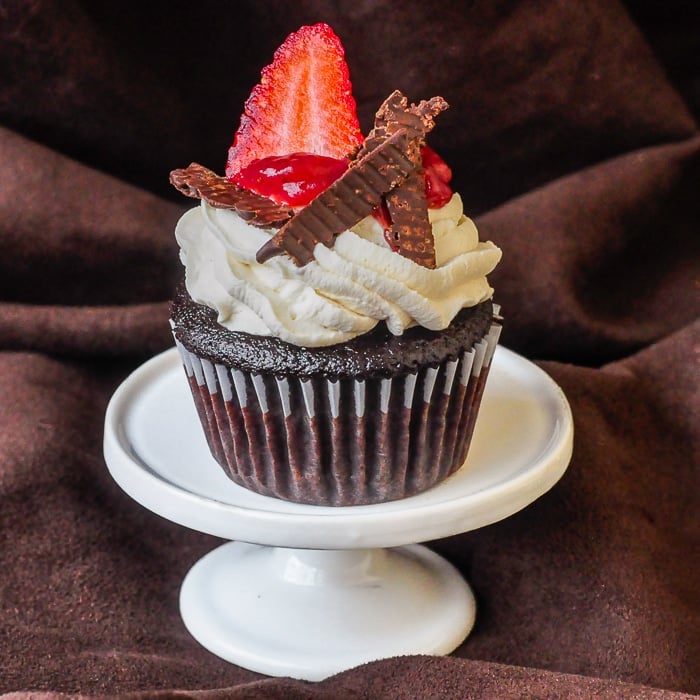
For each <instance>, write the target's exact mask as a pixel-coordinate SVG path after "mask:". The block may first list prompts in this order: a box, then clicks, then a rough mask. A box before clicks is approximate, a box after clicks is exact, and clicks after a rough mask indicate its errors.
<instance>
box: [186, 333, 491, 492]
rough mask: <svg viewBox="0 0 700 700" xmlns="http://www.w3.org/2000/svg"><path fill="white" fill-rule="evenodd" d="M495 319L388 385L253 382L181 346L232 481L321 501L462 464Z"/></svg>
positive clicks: (398, 487) (428, 479) (445, 472)
mask: <svg viewBox="0 0 700 700" xmlns="http://www.w3.org/2000/svg"><path fill="white" fill-rule="evenodd" d="M500 331H501V326H500V324H499V323H494V324H493V325H492V326H491V329H490V330H489V332H488V334H487V335H486V336H485V337H484V338H483V339H482V340H481V341H480V342H478V343H477V344H476V345H475V346H474V347H473V348H471V349H470V350H468V351H465V352H463V353H462V355H461V356H460V357H459V358H457V359H455V360H447V361H445V362H443V363H442V364H440V365H438V366H431V367H424V368H421V369H419V370H418V371H417V372H415V373H413V374H408V375H404V376H398V377H393V378H386V379H371V378H370V379H366V380H354V379H339V380H335V381H334V380H330V379H326V378H322V377H317V378H310V379H302V378H300V377H296V376H284V377H280V376H274V375H266V374H255V373H248V372H244V371H241V370H240V369H236V368H231V367H226V366H224V365H221V364H214V363H212V362H210V361H209V360H207V359H204V358H200V357H198V356H197V355H196V354H194V353H192V352H190V351H189V350H187V349H186V348H185V347H184V346H183V345H182V344H181V343H179V342H178V341H177V340H176V345H177V347H178V349H179V351H180V354H181V357H182V361H183V365H184V367H185V371H186V373H187V378H188V381H189V385H190V388H191V390H192V395H193V397H194V401H195V404H196V406H197V412H198V414H199V418H200V421H201V423H202V426H203V428H204V433H205V435H206V438H207V442H208V444H209V448H210V450H211V452H212V454H213V456H214V457H215V459H216V460H217V462H218V463H219V464H220V465H221V467H222V468H223V469H224V470H225V472H226V473H227V474H228V476H229V477H230V478H231V479H232V480H233V481H235V482H236V483H237V484H239V485H241V486H243V487H245V488H247V489H250V490H252V491H255V492H257V493H261V494H264V495H268V496H274V497H277V498H282V499H285V500H289V501H295V502H299V503H310V504H316V505H334V506H345V505H360V504H368V503H379V502H383V501H391V500H396V499H399V498H405V497H407V496H411V495H413V494H416V493H420V492H421V491H425V490H427V489H429V488H430V487H431V486H433V485H434V484H436V483H438V482H440V481H442V480H443V479H445V478H446V477H448V476H449V475H450V474H452V473H453V472H454V471H455V470H457V469H458V468H459V467H460V466H461V465H462V464H464V462H465V460H466V457H467V452H468V449H469V443H470V441H471V437H472V434H473V431H474V425H475V422H476V417H477V414H478V411H479V405H480V403H481V397H482V394H483V390H484V385H485V383H486V378H487V376H488V371H489V368H490V365H491V359H492V357H493V354H494V351H495V349H496V345H497V343H498V337H499V334H500Z"/></svg>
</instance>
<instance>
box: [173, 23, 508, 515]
mask: <svg viewBox="0 0 700 700" xmlns="http://www.w3.org/2000/svg"><path fill="white" fill-rule="evenodd" d="M305 62H306V63H308V65H304V63H305ZM300 63H301V64H302V65H301V66H300ZM299 76H302V77H299ZM295 80H296V81H297V82H298V81H299V80H303V81H304V82H303V91H302V90H301V89H297V88H300V86H299V85H297V84H295ZM302 93H303V99H300V98H299V96H300V95H301V94H302ZM310 96H311V98H313V99H311V98H310ZM310 102H311V103H313V105H314V109H315V114H314V120H311V121H309V120H308V119H305V118H304V114H303V112H304V111H305V110H308V109H309V107H308V105H309V103H310ZM446 107H447V104H446V103H445V101H444V100H443V99H442V98H439V97H435V98H432V99H431V100H427V101H423V102H420V103H418V104H409V103H408V100H407V99H406V98H405V97H404V96H403V95H402V94H401V93H399V92H395V93H393V94H392V95H390V96H389V98H387V100H385V102H384V103H383V104H382V105H381V107H380V109H379V110H378V112H377V116H376V118H375V124H374V128H373V129H372V130H371V131H370V133H369V134H368V135H367V137H366V138H363V137H362V135H361V133H360V131H359V124H358V122H357V117H356V114H355V104H354V101H353V100H352V94H351V91H350V84H349V79H348V73H347V66H346V65H345V62H344V57H343V52H342V46H341V45H340V41H339V40H338V38H337V37H336V36H335V34H333V32H332V30H331V29H330V28H329V27H328V26H327V25H314V26H312V27H302V28H301V29H300V30H299V31H298V32H296V33H294V34H292V35H290V37H288V39H287V40H286V41H285V43H284V44H283V46H282V47H280V49H278V51H277V53H276V54H275V59H274V61H273V63H272V64H271V65H270V66H268V67H267V68H266V69H264V71H263V80H262V81H261V84H260V85H258V86H257V87H256V88H255V89H254V90H253V93H252V94H251V97H250V98H249V100H248V102H247V103H246V109H245V113H244V115H243V117H242V119H241V126H240V127H239V129H238V131H237V134H236V138H235V140H234V144H233V146H232V147H231V149H230V151H229V159H228V165H227V172H226V176H225V177H220V176H217V175H215V174H214V173H212V172H211V171H209V170H207V169H206V168H203V167H202V166H199V165H196V164H192V165H191V166H189V168H186V169H183V170H177V171H173V173H172V174H171V181H172V182H173V184H174V185H175V186H176V187H177V188H178V189H179V190H180V191H181V192H183V193H184V194H187V195H188V196H192V197H198V198H200V199H201V200H202V202H201V205H200V207H198V208H195V209H193V210H190V211H189V212H187V213H186V214H185V215H184V216H183V217H182V219H181V220H180V222H179V223H178V227H177V229H176V237H177V240H178V242H179V244H180V246H181V258H182V261H183V263H184V265H185V270H186V275H185V282H184V284H183V285H182V286H181V287H180V288H179V289H178V291H177V293H176V295H175V299H174V301H173V304H172V321H171V322H172V326H173V333H174V336H175V340H176V344H177V346H178V348H179V350H180V352H181V354H182V358H183V364H184V367H185V370H186V372H187V376H188V380H189V383H190V387H191V389H192V394H193V397H194V400H195V403H196V406H197V410H198V413H199V417H200V420H201V423H202V426H203V429H204V432H205V435H206V437H207V441H208V444H209V447H210V449H211V452H212V454H213V456H214V457H215V459H216V460H217V461H218V462H219V464H220V465H221V466H222V468H223V469H224V470H225V472H226V473H227V474H228V475H229V476H230V478H231V479H232V480H233V481H235V482H236V483H238V484H240V485H241V486H243V487H245V488H248V489H251V490H253V491H256V492H258V493H262V494H265V495H268V496H274V497H278V498H283V499H286V500H290V501H295V502H300V503H309V504H317V505H336V506H344V505H359V504H369V503H378V502H383V501H389V500H395V499H399V498H405V497H408V496H411V495H413V494H416V493H419V492H421V491H425V490H426V489H428V488H430V487H431V486H433V485H434V484H436V483H438V482H440V481H442V480H443V479H445V478H446V477H447V476H449V475H450V474H452V473H453V472H454V471H455V470H456V469H458V468H459V467H460V466H461V465H462V464H464V462H465V459H466V455H467V451H468V448H469V443H470V440H471V435H472V432H473V429H474V424H475V421H476V417H477V415H478V410H479V404H480V401H481V395H482V392H483V388H484V383H485V381H486V378H487V376H488V370H489V367H490V362H491V358H492V357H493V353H494V350H495V347H496V343H497V341H498V335H499V332H500V317H499V314H498V312H497V309H495V308H494V305H493V303H492V301H491V297H492V293H493V290H492V289H491V287H490V286H489V284H488V281H487V279H486V275H487V274H488V273H489V272H490V271H491V270H492V269H493V268H494V267H495V265H496V264H497V263H498V260H499V259H500V250H499V249H498V248H497V247H496V246H495V245H493V244H492V243H490V242H480V241H479V239H478V233H477V231H476V228H475V226H474V224H473V222H472V221H471V220H470V219H468V218H467V217H466V216H465V215H464V213H463V211H462V203H461V199H460V198H459V195H457V194H454V193H453V192H452V191H451V189H450V187H449V180H450V176H451V172H450V170H449V168H448V167H447V165H446V164H445V163H444V161H442V159H441V158H440V157H439V156H438V155H437V154H436V153H435V152H434V151H432V150H431V149H429V148H428V147H427V146H426V144H425V138H426V135H427V133H428V132H429V131H430V130H431V129H432V128H433V126H434V120H435V117H436V116H437V115H438V114H439V113H440V112H441V111H443V110H444V109H445V108H446ZM319 117H323V119H320V118H319ZM290 120H291V121H292V122H293V123H291V124H290V123H289V122H290ZM281 122H282V123H281ZM308 123H313V124H314V127H313V129H312V128H311V127H308V126H304V125H305V124H308ZM319 123H321V124H326V125H327V126H326V127H325V128H324V129H321V131H322V132H323V133H320V134H319V133H318V131H319V127H318V124H319ZM285 127H289V128H285ZM292 127H293V128H292ZM309 130H310V131H312V132H313V133H306V132H307V131H309ZM280 133H281V134H286V135H284V136H282V137H280V136H279V134H280Z"/></svg>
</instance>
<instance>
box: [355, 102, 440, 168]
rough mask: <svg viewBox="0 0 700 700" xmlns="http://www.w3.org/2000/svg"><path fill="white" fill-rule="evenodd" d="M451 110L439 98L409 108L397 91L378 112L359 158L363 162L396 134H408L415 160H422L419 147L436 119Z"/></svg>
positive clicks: (361, 148) (358, 155) (359, 152)
mask: <svg viewBox="0 0 700 700" xmlns="http://www.w3.org/2000/svg"><path fill="white" fill-rule="evenodd" d="M448 107H449V105H448V104H447V102H446V101H445V100H444V99H443V98H442V97H439V96H436V97H431V98H430V99H429V100H421V102H419V103H418V104H417V105H414V104H412V105H409V104H408V98H407V97H406V96H405V95H404V94H403V93H402V92H401V91H400V90H394V92H392V93H391V95H389V97H387V98H386V100H384V102H383V103H382V104H381V106H380V107H379V109H378V110H377V113H376V115H375V117H374V127H373V128H372V130H371V131H370V132H369V134H368V135H367V138H366V139H365V141H364V143H363V144H362V146H361V147H360V150H359V151H358V153H357V157H358V158H361V157H362V156H363V155H364V153H366V152H367V151H368V150H372V149H373V148H376V146H377V144H379V143H381V142H382V141H384V140H385V139H387V138H389V137H390V136H391V135H392V134H394V133H396V132H397V131H399V130H405V131H406V133H407V135H408V138H409V141H410V142H411V147H412V156H413V157H414V158H419V152H420V147H421V146H422V145H423V142H424V141H425V137H426V135H427V134H428V133H429V132H430V131H432V130H433V127H434V126H435V117H437V116H438V114H440V113H441V112H444V111H445V110H446V109H447V108H448Z"/></svg>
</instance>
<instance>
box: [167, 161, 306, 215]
mask: <svg viewBox="0 0 700 700" xmlns="http://www.w3.org/2000/svg"><path fill="white" fill-rule="evenodd" d="M170 182H171V184H172V185H173V186H174V187H175V188H176V189H177V190H179V191H180V192H182V194H184V195H186V196H187V197H195V198H198V199H203V200H204V201H205V202H206V203H207V204H210V205H211V206H212V207H218V208H221V209H235V210H236V212H238V214H239V215H240V216H241V218H243V219H245V220H246V221H248V223H250V224H253V225H254V226H260V227H268V226H275V225H277V226H279V225H281V224H282V223H284V222H285V221H288V220H289V219H291V218H292V216H293V215H294V212H293V210H292V209H289V208H288V207H285V206H282V205H280V204H277V203H276V202H273V201H272V200H271V199H268V198H267V197H263V196H261V195H259V194H256V193H255V192H249V191H248V190H245V189H243V188H242V187H238V185H236V184H234V183H233V182H229V180H227V179H226V178H225V177H221V176H220V175H217V174H216V173H215V172H213V171H211V170H209V169H208V168H205V167H204V166H203V165H199V164H198V163H191V164H190V165H189V166H188V167H187V168H179V169H177V170H173V171H172V172H171V173H170Z"/></svg>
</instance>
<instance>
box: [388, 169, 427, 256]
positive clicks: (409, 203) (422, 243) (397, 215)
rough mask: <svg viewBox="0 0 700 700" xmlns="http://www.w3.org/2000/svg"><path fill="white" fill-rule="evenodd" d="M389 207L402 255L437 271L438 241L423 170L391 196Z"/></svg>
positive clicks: (396, 242)
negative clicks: (436, 242)
mask: <svg viewBox="0 0 700 700" xmlns="http://www.w3.org/2000/svg"><path fill="white" fill-rule="evenodd" d="M386 206H387V211H388V212H389V218H390V219H391V233H392V236H393V238H394V243H395V245H396V246H397V248H398V252H399V254H400V255H402V256H403V257H405V258H409V259H410V260H413V262H415V263H418V264H419V265H422V266H423V267H427V268H429V269H431V270H432V269H435V241H434V239H433V229H432V226H431V224H430V220H429V219H428V202H427V200H426V196H425V182H424V179H423V169H422V168H421V167H420V166H419V167H417V168H416V170H414V171H413V172H412V173H411V174H410V175H409V177H408V178H406V181H405V182H404V183H403V184H402V185H400V186H399V187H397V188H395V189H393V190H392V191H391V192H389V194H388V195H387V196H386Z"/></svg>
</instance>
